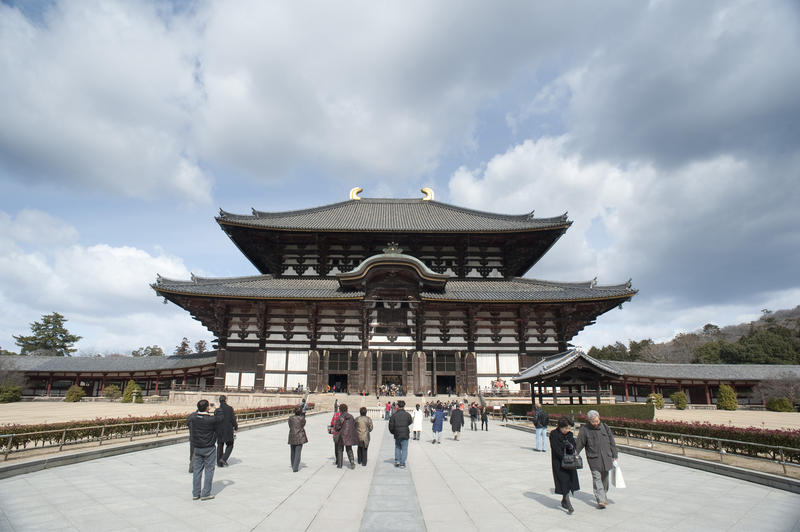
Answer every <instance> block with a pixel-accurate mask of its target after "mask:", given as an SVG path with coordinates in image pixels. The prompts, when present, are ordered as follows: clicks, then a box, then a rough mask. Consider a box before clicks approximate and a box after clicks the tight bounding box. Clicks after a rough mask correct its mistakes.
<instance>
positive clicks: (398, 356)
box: [381, 351, 403, 373]
mask: <svg viewBox="0 0 800 532" xmlns="http://www.w3.org/2000/svg"><path fill="white" fill-rule="evenodd" d="M381 370H382V371H383V372H384V373H385V372H395V371H403V353H395V352H391V351H384V352H383V361H382V363H381Z"/></svg>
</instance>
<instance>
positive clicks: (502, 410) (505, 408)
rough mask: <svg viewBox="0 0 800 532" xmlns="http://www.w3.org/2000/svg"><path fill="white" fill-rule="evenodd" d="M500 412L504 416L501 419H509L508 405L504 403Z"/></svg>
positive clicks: (504, 420)
mask: <svg viewBox="0 0 800 532" xmlns="http://www.w3.org/2000/svg"><path fill="white" fill-rule="evenodd" d="M500 414H501V415H502V416H503V418H502V419H501V421H503V422H506V421H508V407H507V406H506V405H503V408H501V409H500Z"/></svg>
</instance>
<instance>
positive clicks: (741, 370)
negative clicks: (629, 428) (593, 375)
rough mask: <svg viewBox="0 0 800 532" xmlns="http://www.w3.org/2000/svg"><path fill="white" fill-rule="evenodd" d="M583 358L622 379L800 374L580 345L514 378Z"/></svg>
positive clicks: (550, 372) (542, 374) (799, 373)
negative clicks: (637, 356)
mask: <svg viewBox="0 0 800 532" xmlns="http://www.w3.org/2000/svg"><path fill="white" fill-rule="evenodd" d="M579 359H581V360H582V361H584V362H586V363H587V364H588V365H589V366H592V367H595V368H597V370H598V372H602V373H606V374H612V375H616V376H618V377H619V378H620V379H622V378H625V377H631V378H632V377H642V378H653V379H667V380H672V379H675V380H714V381H720V380H721V381H759V380H769V379H780V378H784V377H787V376H789V377H792V378H795V379H797V378H800V366H788V365H771V364H662V363H656V362H621V361H618V360H599V359H596V358H594V357H590V356H589V355H587V354H586V353H584V352H583V351H581V350H580V349H570V350H569V351H566V352H564V353H559V354H557V355H553V356H550V357H547V358H544V359H542V360H540V361H539V362H537V363H536V364H534V365H533V366H531V367H529V368H527V369H525V370H523V371H522V372H521V373H520V374H519V375H517V376H516V377H514V378H513V379H512V380H513V381H514V382H526V381H531V380H538V379H539V378H544V379H547V378H549V377H552V376H555V375H556V374H558V373H559V372H561V371H562V370H563V369H565V368H567V367H568V366H570V365H572V364H574V363H576V362H577V361H578V360H579Z"/></svg>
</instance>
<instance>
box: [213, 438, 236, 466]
mask: <svg viewBox="0 0 800 532" xmlns="http://www.w3.org/2000/svg"><path fill="white" fill-rule="evenodd" d="M226 445H227V449H225V450H224V451H223V447H224V446H226ZM232 451H233V442H232V441H226V442H223V441H222V440H220V441H218V442H217V464H219V463H220V462H227V461H228V458H230V457H231V452H232Z"/></svg>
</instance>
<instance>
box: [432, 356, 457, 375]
mask: <svg viewBox="0 0 800 532" xmlns="http://www.w3.org/2000/svg"><path fill="white" fill-rule="evenodd" d="M457 370H458V359H457V358H456V355H455V353H436V371H457Z"/></svg>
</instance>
